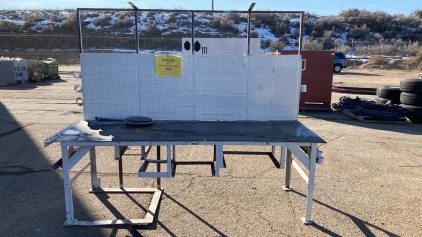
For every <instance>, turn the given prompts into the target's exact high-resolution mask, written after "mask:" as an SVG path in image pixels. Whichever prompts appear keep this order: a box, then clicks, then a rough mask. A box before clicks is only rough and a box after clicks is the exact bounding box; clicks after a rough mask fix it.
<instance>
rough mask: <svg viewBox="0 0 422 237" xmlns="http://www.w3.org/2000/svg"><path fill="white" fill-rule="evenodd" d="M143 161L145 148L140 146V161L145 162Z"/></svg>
mask: <svg viewBox="0 0 422 237" xmlns="http://www.w3.org/2000/svg"><path fill="white" fill-rule="evenodd" d="M145 159H146V155H145V146H141V160H145Z"/></svg>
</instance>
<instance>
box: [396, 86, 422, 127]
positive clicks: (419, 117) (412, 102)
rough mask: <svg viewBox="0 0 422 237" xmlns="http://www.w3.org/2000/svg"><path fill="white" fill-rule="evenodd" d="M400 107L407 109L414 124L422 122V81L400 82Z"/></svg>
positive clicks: (408, 115) (408, 116)
mask: <svg viewBox="0 0 422 237" xmlns="http://www.w3.org/2000/svg"><path fill="white" fill-rule="evenodd" d="M400 91H401V94H400V103H401V104H400V106H401V107H402V108H405V109H406V110H407V111H408V113H407V118H408V119H410V120H411V121H412V122H421V121H422V80H421V79H405V80H403V81H401V82H400Z"/></svg>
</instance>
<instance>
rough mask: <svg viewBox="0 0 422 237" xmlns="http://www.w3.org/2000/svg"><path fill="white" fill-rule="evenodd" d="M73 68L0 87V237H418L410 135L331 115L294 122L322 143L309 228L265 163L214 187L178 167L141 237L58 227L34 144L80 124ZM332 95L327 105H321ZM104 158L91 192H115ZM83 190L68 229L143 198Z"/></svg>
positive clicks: (371, 76)
mask: <svg viewBox="0 0 422 237" xmlns="http://www.w3.org/2000/svg"><path fill="white" fill-rule="evenodd" d="M78 68H79V66H78V65H73V66H60V74H61V79H57V80H46V81H44V82H42V83H33V84H27V85H17V86H1V87H0V144H1V145H2V149H0V157H1V158H0V194H1V195H0V213H2V215H1V216H0V221H1V223H2V227H1V228H0V236H43V237H45V236H47V237H49V236H51V237H53V236H54V237H55V236H422V228H421V226H420V217H421V213H422V206H421V205H420V203H422V196H421V195H420V194H421V193H422V179H421V178H420V177H422V146H421V145H420V138H421V135H422V125H421V124H412V123H363V122H360V121H358V120H354V119H351V118H349V117H347V116H345V115H343V114H341V113H339V112H332V113H324V112H320V113H314V112H307V113H300V116H299V121H300V122H302V123H303V124H305V125H306V126H307V127H309V128H310V129H311V130H313V131H314V132H316V133H317V134H318V135H320V136H321V137H322V138H323V139H325V140H326V141H327V143H326V144H321V145H320V147H319V148H320V149H321V150H322V151H323V152H324V164H323V165H318V166H317V172H316V189H315V193H314V205H313V219H314V221H315V224H314V225H310V226H305V225H303V224H302V222H301V220H300V217H302V216H303V215H304V211H305V195H306V184H305V182H303V180H302V179H301V178H300V176H299V175H298V174H297V173H295V172H293V173H292V187H293V188H294V191H293V192H284V191H283V190H282V188H281V186H282V185H283V182H284V173H285V171H284V170H280V169H277V168H276V167H274V165H273V164H272V161H271V160H270V159H268V158H266V157H263V156H254V155H253V156H235V155H228V156H227V157H226V159H227V168H226V169H223V170H222V172H221V177H212V176H211V174H210V169H209V167H207V166H183V167H180V168H179V167H178V171H177V174H176V177H174V178H171V179H164V180H162V187H163V188H164V195H163V197H162V200H161V203H160V207H159V211H158V218H157V219H156V220H155V222H154V223H153V224H151V225H148V226H120V227H113V226H108V227H64V226H63V223H64V221H65V206H64V194H63V181H62V172H61V171H60V170H56V171H50V166H51V165H52V164H53V163H54V162H55V161H56V160H58V159H59V157H60V154H61V153H60V147H59V146H58V144H53V145H51V146H49V147H47V148H44V146H43V141H44V139H46V138H48V137H49V136H51V135H52V134H54V133H56V132H57V131H59V130H61V129H62V128H64V127H66V126H68V125H69V124H70V123H72V122H74V121H76V120H80V119H83V110H82V107H80V106H77V105H76V104H75V98H76V97H78V96H79V94H78V93H76V92H75V91H73V86H75V85H77V84H79V81H77V80H76V79H74V78H72V77H71V72H73V71H75V70H78ZM402 74H403V75H402ZM416 76H417V72H407V71H406V72H405V71H378V70H373V71H360V70H355V69H345V70H344V72H342V73H340V74H336V75H335V76H334V84H338V85H343V86H361V87H374V86H378V85H380V84H384V83H387V84H390V83H397V82H399V81H400V80H402V79H405V78H409V77H416ZM342 95H343V94H337V93H333V94H332V98H333V101H337V100H338V98H339V97H340V96H342ZM362 97H365V96H362ZM366 97H367V98H371V97H373V96H366ZM228 149H232V150H236V149H243V150H244V149H250V150H254V151H266V150H268V149H269V148H268V147H251V148H244V147H242V148H239V147H228ZM110 152H111V150H110V149H109V148H99V149H98V153H97V156H98V169H99V172H100V174H99V175H100V177H101V183H102V186H103V187H116V186H117V185H118V182H117V172H118V169H117V167H118V166H117V162H116V161H114V159H113V157H112V155H111V154H110ZM279 152H280V151H279V149H278V150H277V154H279ZM154 153H155V150H154V149H153V150H152V151H151V155H154ZM128 154H129V155H128V156H127V157H125V159H124V179H125V185H126V187H154V186H155V180H153V179H141V178H138V177H137V170H138V169H139V166H140V161H139V148H137V147H133V148H131V149H129V150H128ZM211 154H212V153H211V151H210V148H209V147H203V146H186V147H181V148H180V149H179V150H178V157H179V160H180V161H181V160H186V161H189V160H204V161H210V160H212V155H211ZM82 165H83V164H81V166H82ZM78 167H79V164H78ZM89 185H90V175H89V173H86V172H85V173H83V174H82V175H81V176H80V177H79V179H78V181H76V182H75V183H74V185H73V195H74V202H75V203H74V208H75V217H76V218H78V219H95V218H115V217H125V218H139V217H142V216H143V215H144V214H145V208H146V207H147V206H148V204H149V200H150V198H151V197H150V195H135V194H134V195H132V194H131V195H116V194H113V195H111V194H110V195H105V194H104V195H94V194H90V193H89V192H88V190H89Z"/></svg>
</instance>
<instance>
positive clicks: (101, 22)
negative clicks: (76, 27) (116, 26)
mask: <svg viewBox="0 0 422 237" xmlns="http://www.w3.org/2000/svg"><path fill="white" fill-rule="evenodd" d="M111 20H112V17H111V15H110V14H104V15H102V16H101V17H98V18H96V19H95V20H94V25H96V26H110V25H111V23H110V21H111Z"/></svg>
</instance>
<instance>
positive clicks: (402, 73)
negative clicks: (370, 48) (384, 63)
mask: <svg viewBox="0 0 422 237" xmlns="http://www.w3.org/2000/svg"><path fill="white" fill-rule="evenodd" d="M419 73H421V72H420V71H417V70H393V69H392V70H388V69H363V68H361V67H354V68H345V69H343V70H342V72H341V73H337V74H334V76H333V85H334V86H340V87H362V88H377V87H379V86H385V85H389V86H399V85H400V81H401V80H403V79H407V78H419Z"/></svg>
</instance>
